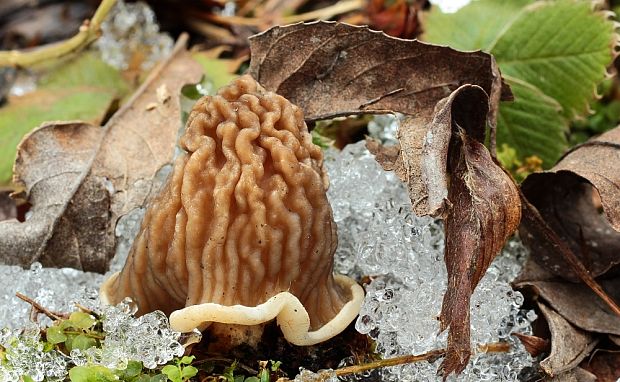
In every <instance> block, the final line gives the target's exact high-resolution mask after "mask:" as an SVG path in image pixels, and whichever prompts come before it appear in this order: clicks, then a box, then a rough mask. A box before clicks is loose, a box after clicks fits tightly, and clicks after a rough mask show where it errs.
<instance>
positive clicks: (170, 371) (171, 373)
mask: <svg viewBox="0 0 620 382" xmlns="http://www.w3.org/2000/svg"><path fill="white" fill-rule="evenodd" d="M161 372H162V373H163V374H165V375H166V376H167V377H168V379H169V380H170V381H172V382H182V379H181V370H179V368H178V367H177V366H175V365H166V366H164V367H163V368H162V369H161Z"/></svg>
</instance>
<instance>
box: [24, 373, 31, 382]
mask: <svg viewBox="0 0 620 382" xmlns="http://www.w3.org/2000/svg"><path fill="white" fill-rule="evenodd" d="M22 380H23V381H24V382H34V379H32V378H30V377H29V376H27V375H24V376H22Z"/></svg>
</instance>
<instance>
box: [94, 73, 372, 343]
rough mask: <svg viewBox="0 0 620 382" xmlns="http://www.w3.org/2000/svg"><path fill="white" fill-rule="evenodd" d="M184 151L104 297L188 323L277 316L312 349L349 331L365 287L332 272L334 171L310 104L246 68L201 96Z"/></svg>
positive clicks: (188, 326)
mask: <svg viewBox="0 0 620 382" xmlns="http://www.w3.org/2000/svg"><path fill="white" fill-rule="evenodd" d="M181 147H182V148H184V149H185V150H186V151H187V154H186V155H183V156H181V157H180V158H179V159H178V160H177V161H176V163H175V166H174V170H173V173H172V174H171V176H170V178H169V180H168V183H167V184H166V185H165V186H164V188H163V190H162V192H161V193H160V195H158V196H157V197H156V198H154V200H153V201H152V202H151V204H150V206H149V208H148V210H147V212H146V215H145V217H144V221H143V223H142V226H141V229H140V233H139V234H138V236H137V238H136V240H135V242H134V244H133V246H132V248H131V251H130V253H129V256H128V258H127V262H126V263H125V266H124V268H123V270H122V271H121V272H120V273H117V274H115V275H113V276H112V277H111V278H110V279H109V280H108V281H106V283H105V284H104V285H103V286H102V289H101V296H102V299H103V300H104V301H106V302H109V303H112V304H116V303H118V302H120V301H121V300H122V299H123V298H125V297H131V298H132V299H133V300H134V301H135V302H136V303H137V304H138V307H139V311H138V314H144V313H147V312H150V311H153V310H162V311H163V312H165V313H166V314H171V313H172V316H171V325H172V326H173V328H175V326H176V329H177V330H181V331H189V330H192V329H193V328H195V327H200V328H205V327H206V326H208V324H209V323H210V322H223V323H227V324H241V325H257V324H260V323H261V322H266V321H268V320H271V319H273V318H276V317H277V318H278V323H279V324H280V326H281V327H282V329H283V332H284V334H285V337H286V338H287V339H288V340H289V341H291V342H293V343H295V344H299V345H309V344H312V343H317V342H320V341H323V340H326V339H328V338H331V337H333V336H334V335H336V334H338V333H339V332H340V331H342V330H344V328H346V326H347V325H348V324H349V323H350V322H351V321H352V320H353V319H354V318H355V316H356V315H357V313H358V312H359V309H360V307H361V303H362V300H363V291H362V289H361V287H360V286H359V285H357V284H356V283H355V282H354V281H352V280H351V279H348V278H347V277H344V276H338V277H336V278H335V277H334V275H333V273H332V271H333V254H334V252H335V250H336V245H337V236H336V225H335V223H334V221H333V218H332V211H331V207H330V205H329V203H328V201H327V197H326V194H325V191H326V189H327V176H326V174H325V171H324V169H323V166H322V164H323V163H322V162H323V155H322V152H321V150H320V148H319V147H317V146H315V145H314V144H313V143H312V137H311V135H310V134H309V133H308V129H307V127H306V125H305V123H304V119H303V115H302V111H301V110H300V109H299V108H298V107H297V106H295V105H293V104H291V103H290V102H289V101H288V100H286V99H285V98H283V97H281V96H278V95H277V94H274V93H271V92H267V91H266V90H264V89H263V88H262V87H260V85H258V83H257V82H256V81H255V80H254V79H253V78H252V77H250V76H243V77H240V78H238V79H237V80H235V81H234V82H233V83H232V84H231V85H229V86H227V87H225V88H223V89H221V90H220V91H219V92H218V94H217V95H216V96H207V97H204V98H202V99H201V100H199V101H198V103H197V104H196V105H195V106H194V108H193V110H192V112H191V114H190V116H189V120H188V123H187V127H186V131H185V134H184V135H183V136H182V137H181ZM301 309H303V310H304V311H303V312H301V311H300V310H301ZM173 312H174V313H173Z"/></svg>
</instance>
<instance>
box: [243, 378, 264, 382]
mask: <svg viewBox="0 0 620 382" xmlns="http://www.w3.org/2000/svg"><path fill="white" fill-rule="evenodd" d="M243 382H261V380H260V379H258V378H257V377H247V378H246V379H245V381H243Z"/></svg>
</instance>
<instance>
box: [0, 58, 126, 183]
mask: <svg viewBox="0 0 620 382" xmlns="http://www.w3.org/2000/svg"><path fill="white" fill-rule="evenodd" d="M47 70H48V72H47V74H45V75H43V76H42V78H41V79H40V80H39V83H38V87H37V89H36V90H35V91H33V92H31V93H27V94H25V95H23V96H18V97H17V96H16V97H9V99H8V102H7V104H6V105H4V106H2V107H0V185H6V184H9V183H10V181H11V176H12V168H13V162H14V161H15V152H16V148H17V144H18V143H19V142H20V141H21V140H22V138H23V137H24V135H26V134H27V133H28V132H30V131H31V130H32V129H34V128H35V127H38V126H40V125H41V124H42V123H43V122H47V121H70V120H82V121H85V122H91V123H93V124H99V123H100V122H101V121H102V119H103V118H104V116H105V115H106V113H107V112H108V110H109V109H110V106H111V105H112V103H113V102H114V100H117V99H120V98H122V97H123V96H124V95H126V94H127V93H128V91H129V86H128V84H127V83H126V81H125V80H124V79H123V77H122V76H121V74H120V73H119V72H118V71H117V70H116V69H114V68H113V67H111V66H109V65H107V64H105V63H104V62H103V61H101V59H99V57H98V56H97V55H96V53H95V52H86V53H81V54H80V55H78V56H76V57H75V58H73V59H71V60H68V61H63V62H62V64H61V65H58V66H57V67H53V68H51V69H50V68H48V69H47Z"/></svg>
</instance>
